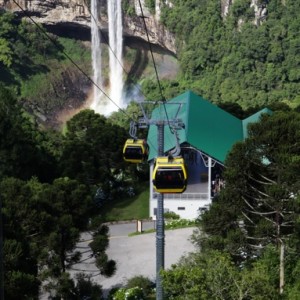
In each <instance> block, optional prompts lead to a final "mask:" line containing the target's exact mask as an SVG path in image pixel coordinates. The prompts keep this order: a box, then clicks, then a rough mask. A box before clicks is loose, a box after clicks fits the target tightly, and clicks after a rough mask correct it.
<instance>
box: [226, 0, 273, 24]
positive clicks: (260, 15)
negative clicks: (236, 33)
mask: <svg viewBox="0 0 300 300" xmlns="http://www.w3.org/2000/svg"><path fill="white" fill-rule="evenodd" d="M233 3H234V0H221V13H222V17H223V19H225V18H226V17H227V15H228V14H229V12H230V8H231V6H232V4H233ZM267 3H268V1H267V0H265V1H261V0H251V3H250V7H253V9H254V14H255V17H254V20H253V23H254V24H255V25H260V24H261V22H262V21H263V20H265V19H266V17H267V14H268V11H267ZM240 22H243V20H242V19H241V20H240V21H239V23H240Z"/></svg>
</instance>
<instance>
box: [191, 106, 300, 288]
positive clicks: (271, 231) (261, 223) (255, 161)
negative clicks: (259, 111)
mask: <svg viewBox="0 0 300 300" xmlns="http://www.w3.org/2000/svg"><path fill="white" fill-rule="evenodd" d="M299 129H300V128H299V114H298V113H294V112H276V113H274V114H273V115H272V116H268V115H264V116H263V117H262V118H261V121H260V122H259V123H255V124H251V126H250V127H249V136H248V138H247V139H246V140H245V141H244V142H243V143H239V144H237V145H236V146H235V147H234V148H233V150H232V151H231V152H230V154H229V156H228V158H227V160H226V164H225V165H226V171H225V174H224V175H225V181H226V188H225V190H224V191H223V193H221V195H220V197H219V198H218V199H217V201H216V203H213V205H212V208H211V210H210V211H209V212H208V213H207V214H204V215H203V217H202V220H201V223H202V230H204V232H205V233H206V234H207V235H205V236H204V237H203V238H200V240H202V242H203V247H204V249H205V251H207V250H208V249H211V248H213V249H219V250H226V251H227V252H229V253H231V255H233V256H234V257H236V258H237V261H238V262H240V259H242V260H243V259H246V258H248V261H249V259H251V258H253V257H255V256H257V257H259V256H260V255H261V253H263V249H264V248H265V247H266V246H268V245H269V244H273V245H276V246H277V247H278V261H279V262H280V264H279V270H278V273H277V275H278V282H280V293H283V287H284V282H285V279H284V274H285V265H284V261H285V258H284V257H285V255H286V254H285V252H286V251H289V247H290V243H291V236H292V235H293V234H297V233H296V232H297V231H296V230H295V229H296V228H297V219H298V215H299V203H298V200H297V195H298V191H299V185H300V178H299V174H300V172H299V171H300V170H299V151H300V149H299V139H300V136H299V133H298V131H299ZM241 166H243V168H241ZM218 214H220V215H221V216H222V217H220V215H218ZM196 240H197V239H196ZM200 240H199V242H200ZM200 243H201V242H200Z"/></svg>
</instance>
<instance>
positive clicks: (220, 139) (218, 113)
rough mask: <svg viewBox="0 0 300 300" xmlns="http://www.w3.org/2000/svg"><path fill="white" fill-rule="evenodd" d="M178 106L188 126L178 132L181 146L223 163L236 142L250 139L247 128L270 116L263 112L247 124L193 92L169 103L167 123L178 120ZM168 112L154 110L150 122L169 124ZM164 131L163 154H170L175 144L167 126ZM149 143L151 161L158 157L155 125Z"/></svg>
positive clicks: (160, 107) (186, 93)
mask: <svg viewBox="0 0 300 300" xmlns="http://www.w3.org/2000/svg"><path fill="white" fill-rule="evenodd" d="M176 103H181V104H182V105H181V109H180V111H179V114H178V118H180V119H181V120H182V121H183V123H184V124H185V128H184V129H182V130H178V134H179V139H180V144H183V143H188V144H190V145H191V146H193V147H194V148H196V149H198V150H200V151H202V152H204V153H205V154H207V155H209V156H210V157H212V158H213V159H215V160H217V161H219V162H220V163H224V161H225V158H226V156H227V154H228V152H229V151H230V150H231V148H232V146H233V145H234V144H235V143H236V142H238V141H242V140H244V139H245V138H246V137H247V126H248V124H249V123H253V122H257V121H258V120H259V118H260V115H261V114H262V113H270V112H271V111H270V110H268V109H263V110H261V111H259V112H258V113H256V114H254V115H252V116H250V117H249V118H247V119H245V120H240V119H238V118H236V117H235V116H233V115H231V114H230V113H228V112H226V111H224V110H223V109H221V108H219V107H218V106H216V105H214V104H212V103H211V102H209V101H208V100H205V99H204V98H202V97H201V96H198V95H196V94H194V93H193V92H192V91H187V92H185V93H183V94H181V95H179V96H177V97H175V98H173V99H171V100H169V101H167V103H166V105H165V108H166V110H167V115H168V119H172V118H174V117H175V116H176V112H177V111H178V105H177V104H176ZM165 108H164V107H163V105H160V106H159V107H157V108H156V109H154V110H153V112H152V116H151V119H152V120H160V119H164V120H166V113H165ZM164 131H165V132H164V133H165V139H164V142H165V147H164V151H165V152H168V151H169V150H171V149H172V148H173V147H175V144H176V141H175V137H174V135H173V134H172V133H171V131H170V129H169V127H168V126H165V129H164ZM147 142H148V145H149V147H150V152H149V157H148V160H152V159H153V158H154V157H156V156H157V127H156V125H151V126H150V128H149V131H148V138H147Z"/></svg>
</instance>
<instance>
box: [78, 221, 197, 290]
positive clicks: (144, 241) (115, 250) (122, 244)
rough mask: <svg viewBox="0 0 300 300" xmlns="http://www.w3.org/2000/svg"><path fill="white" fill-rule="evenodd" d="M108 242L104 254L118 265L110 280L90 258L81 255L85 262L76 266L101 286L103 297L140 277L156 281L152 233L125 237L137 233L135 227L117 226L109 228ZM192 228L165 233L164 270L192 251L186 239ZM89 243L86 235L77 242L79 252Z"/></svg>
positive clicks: (151, 226) (154, 240) (133, 224)
mask: <svg viewBox="0 0 300 300" xmlns="http://www.w3.org/2000/svg"><path fill="white" fill-rule="evenodd" d="M109 227H110V243H109V248H108V251H107V254H108V256H109V258H110V259H113V260H115V261H116V263H117V271H116V274H115V275H114V276H112V277H111V278H105V277H103V276H100V275H98V273H99V272H98V271H97V268H96V267H95V265H94V263H93V259H91V258H89V257H88V255H89V254H88V253H87V254H83V258H86V259H87V260H86V261H84V262H83V263H81V264H79V265H76V266H75V267H74V268H76V269H78V270H86V272H87V273H88V272H89V273H90V274H93V275H94V277H93V280H94V281H95V282H97V283H99V284H100V285H102V287H103V290H104V292H105V294H106V293H107V292H108V291H109V290H110V289H111V288H112V287H114V286H120V285H122V284H124V283H126V281H127V279H129V278H131V277H133V276H136V275H143V276H146V277H148V278H150V279H152V280H153V281H155V269H156V249H155V243H156V237H155V233H149V234H143V235H137V236H132V237H128V234H129V233H132V232H135V231H136V224H135V223H131V224H118V225H110V226H109ZM153 227H154V224H153V223H152V222H146V223H143V229H144V230H146V229H149V228H153ZM192 232H193V228H184V229H177V230H167V231H166V232H165V235H166V237H165V268H166V269H167V268H170V266H171V265H172V264H174V263H176V262H177V261H178V260H179V258H180V257H181V256H182V255H184V254H187V253H188V252H192V251H194V250H195V248H194V246H193V245H192V243H191V242H190V241H189V238H190V236H191V234H192ZM89 241H90V236H89V235H88V234H85V235H84V236H83V241H82V242H81V243H79V245H78V246H79V248H78V249H79V250H80V251H85V250H86V249H88V248H86V247H87V245H88V243H89Z"/></svg>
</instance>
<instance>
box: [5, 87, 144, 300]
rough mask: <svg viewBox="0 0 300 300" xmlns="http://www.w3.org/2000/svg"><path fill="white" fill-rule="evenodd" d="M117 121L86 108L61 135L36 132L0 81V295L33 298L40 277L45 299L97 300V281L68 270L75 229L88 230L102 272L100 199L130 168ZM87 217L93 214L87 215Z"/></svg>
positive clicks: (133, 173)
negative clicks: (0, 284)
mask: <svg viewBox="0 0 300 300" xmlns="http://www.w3.org/2000/svg"><path fill="white" fill-rule="evenodd" d="M126 135H127V133H126V132H125V130H124V128H122V127H119V126H117V125H112V123H111V122H108V120H107V119H106V118H105V117H103V116H100V115H98V114H95V113H94V112H93V111H90V110H83V111H82V112H80V113H79V114H77V115H76V116H75V117H73V118H72V119H71V120H70V121H68V122H67V124H66V134H65V135H64V136H63V135H62V134H60V133H58V132H51V131H41V130H40V129H39V128H38V127H37V125H36V124H35V123H33V122H32V121H31V119H30V118H29V117H28V115H27V114H26V113H25V112H24V110H23V108H22V107H21V105H20V104H19V103H18V102H17V100H16V98H15V96H13V94H12V93H11V92H10V91H9V90H8V89H7V88H5V87H4V86H3V84H1V85H0V171H1V172H0V197H1V202H2V216H3V228H2V230H3V234H4V247H3V249H4V270H5V274H4V286H5V297H6V299H37V298H38V294H39V289H40V286H41V283H42V282H44V283H45V282H47V284H46V285H44V288H46V289H47V290H48V291H50V292H51V294H52V295H53V297H54V298H53V299H60V298H65V299H82V297H84V296H90V297H92V295H93V298H91V299H100V297H101V288H100V286H97V285H95V284H94V283H93V282H92V281H91V280H90V279H89V278H88V277H86V276H85V275H79V277H78V280H77V281H76V284H75V282H74V281H73V280H72V279H71V278H70V275H69V274H68V270H69V269H70V268H72V266H74V264H76V263H77V262H79V261H80V258H81V255H80V253H79V252H77V251H75V245H76V243H77V242H78V241H79V238H80V233H81V232H82V231H84V230H87V229H89V230H91V231H92V232H93V242H91V243H90V247H91V249H90V252H91V256H92V257H94V258H95V262H96V266H97V267H98V269H99V273H100V274H103V275H106V276H110V275H112V274H113V272H114V270H115V262H114V261H112V260H110V259H109V258H108V257H107V255H106V254H105V250H106V248H107V247H108V228H107V227H105V226H103V225H101V222H102V220H101V218H100V219H99V215H100V214H101V206H102V205H103V204H104V203H105V201H108V200H109V199H114V201H117V199H120V198H122V197H123V196H125V195H126V196H127V197H129V194H128V191H130V192H131V193H132V189H127V187H131V186H134V183H135V182H136V180H137V178H138V177H140V176H138V171H137V170H135V169H134V168H132V169H130V168H125V167H126V166H127V164H125V163H124V162H123V159H122V145H123V143H124V139H125V137H126ZM93 217H95V219H94V218H93Z"/></svg>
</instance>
